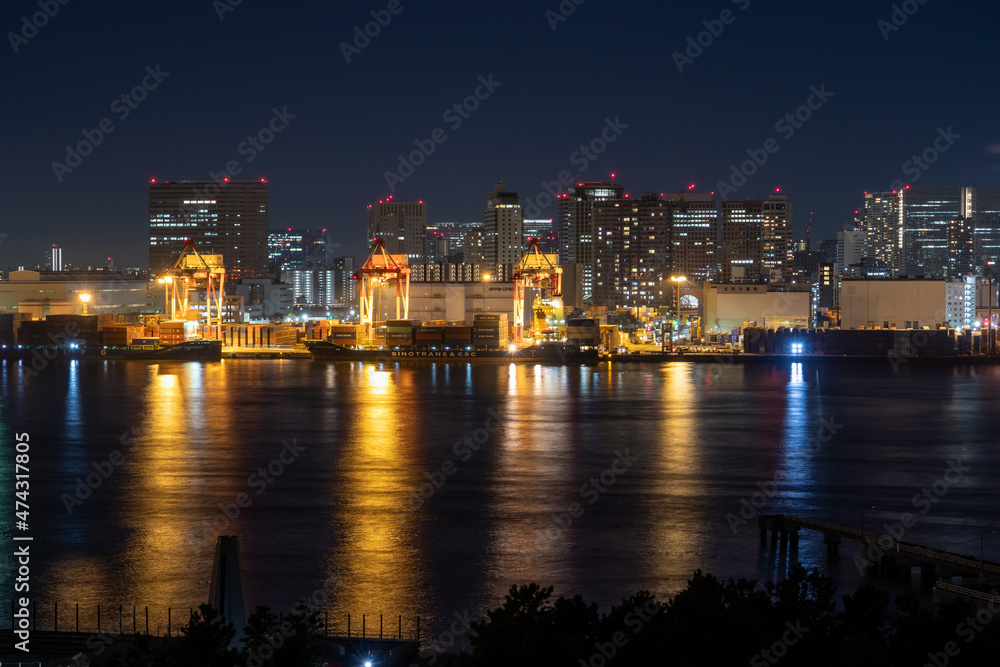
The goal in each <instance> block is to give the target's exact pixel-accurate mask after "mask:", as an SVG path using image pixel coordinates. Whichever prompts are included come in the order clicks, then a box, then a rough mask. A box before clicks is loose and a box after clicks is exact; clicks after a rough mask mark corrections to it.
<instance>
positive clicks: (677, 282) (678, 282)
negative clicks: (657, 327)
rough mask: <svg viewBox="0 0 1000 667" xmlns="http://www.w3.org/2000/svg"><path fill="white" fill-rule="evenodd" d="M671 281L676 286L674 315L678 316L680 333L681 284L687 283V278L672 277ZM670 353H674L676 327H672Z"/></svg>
mask: <svg viewBox="0 0 1000 667" xmlns="http://www.w3.org/2000/svg"><path fill="white" fill-rule="evenodd" d="M670 281H671V282H672V283H673V284H674V314H675V315H676V316H677V329H678V332H680V326H681V283H683V282H686V281H687V277H686V276H670ZM670 351H671V352H673V351H674V327H673V323H671V326H670Z"/></svg>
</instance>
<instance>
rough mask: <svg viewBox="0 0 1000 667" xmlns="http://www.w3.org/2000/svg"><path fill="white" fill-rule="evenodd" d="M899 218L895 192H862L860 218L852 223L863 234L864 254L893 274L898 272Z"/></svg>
mask: <svg viewBox="0 0 1000 667" xmlns="http://www.w3.org/2000/svg"><path fill="white" fill-rule="evenodd" d="M902 219H903V218H902V209H901V208H900V193H899V192H866V193H865V215H864V220H863V222H862V224H861V225H860V226H856V229H858V230H862V231H864V232H865V235H866V241H865V256H866V257H871V258H872V259H874V260H876V261H878V262H881V263H882V264H884V265H885V266H886V267H888V268H890V269H891V270H892V272H893V273H894V274H898V273H899V270H900V268H901V264H900V263H901V260H902V257H903V255H902V252H903V224H902ZM858 262H860V259H859V260H858ZM853 263H855V262H850V263H849V264H847V265H845V266H849V265H850V264H853Z"/></svg>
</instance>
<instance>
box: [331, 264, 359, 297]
mask: <svg viewBox="0 0 1000 667" xmlns="http://www.w3.org/2000/svg"><path fill="white" fill-rule="evenodd" d="M330 264H331V266H332V267H333V275H334V280H335V284H334V288H333V290H334V291H333V296H334V298H335V299H336V300H337V301H339V302H340V303H344V304H347V305H349V306H353V307H356V306H357V304H358V293H357V291H356V287H357V281H356V280H355V279H354V271H355V270H356V269H357V262H356V261H355V259H354V257H346V256H345V257H334V258H333V260H332V261H331V262H330Z"/></svg>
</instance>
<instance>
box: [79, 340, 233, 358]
mask: <svg viewBox="0 0 1000 667" xmlns="http://www.w3.org/2000/svg"><path fill="white" fill-rule="evenodd" d="M86 356H87V357H88V358H92V359H93V358H97V359H108V360H115V359H141V360H154V361H219V360H221V359H222V341H219V340H190V341H187V342H184V343H177V344H176V345H164V346H163V347H159V346H152V345H133V346H131V347H102V348H101V349H99V350H94V349H87V350H86Z"/></svg>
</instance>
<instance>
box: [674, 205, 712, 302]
mask: <svg viewBox="0 0 1000 667" xmlns="http://www.w3.org/2000/svg"><path fill="white" fill-rule="evenodd" d="M667 201H669V202H670V205H671V209H672V221H671V229H672V231H671V241H672V243H673V249H672V250H671V256H672V259H673V273H674V274H675V275H678V276H684V277H685V278H687V279H688V280H693V281H696V282H705V281H718V280H719V253H718V238H719V208H718V206H717V205H716V203H715V197H714V196H713V195H711V194H697V193H691V192H681V193H678V194H675V195H667Z"/></svg>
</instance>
